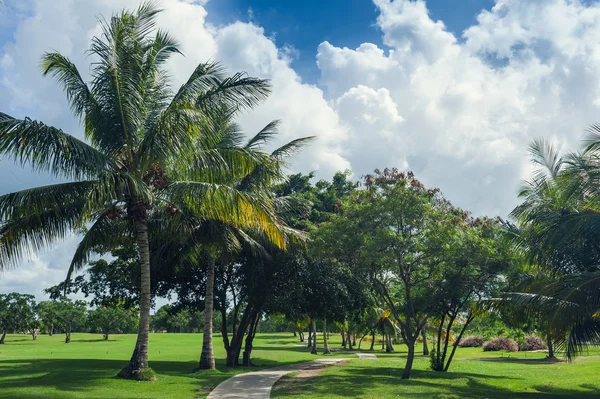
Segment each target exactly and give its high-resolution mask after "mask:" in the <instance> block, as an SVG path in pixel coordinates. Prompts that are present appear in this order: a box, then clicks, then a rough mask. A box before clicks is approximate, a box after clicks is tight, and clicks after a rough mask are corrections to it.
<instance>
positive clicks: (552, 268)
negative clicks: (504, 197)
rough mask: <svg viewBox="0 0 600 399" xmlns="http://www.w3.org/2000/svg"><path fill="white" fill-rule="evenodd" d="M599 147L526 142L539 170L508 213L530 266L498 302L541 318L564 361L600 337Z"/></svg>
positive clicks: (517, 242) (509, 310) (520, 313)
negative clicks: (518, 288) (562, 152)
mask: <svg viewBox="0 0 600 399" xmlns="http://www.w3.org/2000/svg"><path fill="white" fill-rule="evenodd" d="M596 142H598V140H596ZM597 148H598V144H597V143H596V144H594V140H593V139H592V140H590V143H589V146H588V148H587V149H586V151H585V152H584V153H583V154H569V155H567V156H565V157H561V156H559V154H558V152H557V151H556V150H555V149H554V148H553V147H552V146H551V145H549V144H548V143H547V142H545V141H543V140H538V141H535V142H534V143H533V144H532V145H531V146H530V152H531V153H532V160H533V162H534V163H536V164H538V165H540V166H542V168H541V169H540V170H538V171H537V172H536V173H535V174H534V177H533V179H532V180H531V181H530V182H527V183H526V185H525V187H524V188H523V189H522V190H521V193H520V196H521V197H522V198H524V201H523V203H522V204H520V205H519V206H518V207H517V208H516V209H515V210H514V211H513V212H512V214H511V216H512V217H513V218H514V219H516V220H517V222H518V226H510V228H509V232H510V234H512V235H513V236H514V237H515V242H516V244H517V248H519V249H521V250H522V251H523V254H524V255H525V260H526V261H527V262H528V263H529V264H530V265H532V266H531V268H532V270H530V271H529V272H528V279H527V284H525V285H522V287H524V288H525V290H524V292H513V293H507V294H505V295H503V298H502V300H501V301H499V302H498V306H499V307H500V309H501V310H502V308H503V307H504V308H506V307H508V309H505V311H508V312H510V313H512V314H517V315H521V317H525V318H528V317H536V318H539V319H541V321H542V325H543V326H544V329H545V330H547V331H546V332H547V333H548V334H547V335H548V341H549V342H548V345H549V347H552V339H555V340H556V344H557V347H558V348H559V349H564V350H565V353H566V356H567V358H569V359H571V358H572V357H573V356H575V355H577V354H579V353H581V352H582V351H583V350H584V349H585V348H586V347H587V345H588V344H593V343H598V342H600V319H599V318H598V314H599V313H598V311H599V310H600V272H599V269H598V265H599V264H600V250H599V249H598V248H600V247H599V244H600V242H599V241H598V239H597V234H595V233H596V231H597V227H598V226H600V224H599V223H598V222H599V221H600V212H599V209H598V208H597V203H598V199H599V198H600V192H598V184H597V183H598V181H599V180H598V176H600V174H599V172H600V169H598V163H597V161H596V159H597V154H596V151H597ZM523 310H524V312H523Z"/></svg>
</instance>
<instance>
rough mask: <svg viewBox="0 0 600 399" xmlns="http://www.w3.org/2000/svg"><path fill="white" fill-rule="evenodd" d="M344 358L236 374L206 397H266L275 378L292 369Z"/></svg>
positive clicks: (262, 398) (228, 398) (320, 364)
mask: <svg viewBox="0 0 600 399" xmlns="http://www.w3.org/2000/svg"><path fill="white" fill-rule="evenodd" d="M343 360H346V359H336V358H323V359H317V360H313V361H312V362H305V363H296V364H287V365H285V366H279V367H274V368H271V369H266V370H261V371H253V372H251V373H244V374H238V375H236V376H233V377H231V378H230V379H228V380H225V381H223V382H222V383H220V384H219V385H217V387H216V388H215V389H213V391H212V392H211V393H210V395H208V398H207V399H221V398H227V399H244V398H250V399H268V398H269V397H270V396H271V388H273V385H274V384H275V382H277V380H279V379H280V378H281V377H283V376H284V375H286V374H288V373H291V372H293V371H300V370H305V369H308V368H311V367H321V366H323V365H331V364H336V363H339V362H341V361H343Z"/></svg>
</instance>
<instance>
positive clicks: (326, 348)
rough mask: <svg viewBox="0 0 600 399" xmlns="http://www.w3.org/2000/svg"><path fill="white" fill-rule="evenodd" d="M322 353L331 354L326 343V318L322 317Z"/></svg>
mask: <svg viewBox="0 0 600 399" xmlns="http://www.w3.org/2000/svg"><path fill="white" fill-rule="evenodd" d="M323 354H324V355H331V351H330V350H329V345H328V344H327V318H326V317H323Z"/></svg>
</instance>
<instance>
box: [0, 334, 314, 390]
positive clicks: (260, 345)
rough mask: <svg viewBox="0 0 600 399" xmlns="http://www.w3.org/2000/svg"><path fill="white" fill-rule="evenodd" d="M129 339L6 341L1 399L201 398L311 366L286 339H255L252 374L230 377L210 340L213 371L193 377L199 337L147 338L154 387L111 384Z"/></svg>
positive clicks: (0, 352)
mask: <svg viewBox="0 0 600 399" xmlns="http://www.w3.org/2000/svg"><path fill="white" fill-rule="evenodd" d="M135 338H136V337H135V335H112V336H110V339H109V340H108V341H103V340H102V336H101V335H100V334H73V335H72V342H71V343H70V344H65V343H64V335H54V336H52V337H49V336H47V335H42V336H39V337H38V339H37V340H36V341H33V340H32V339H31V337H30V336H24V335H8V336H7V337H6V344H5V345H0V398H23V399H28V398H57V399H58V398H61V399H62V398H102V399H105V398H127V399H129V398H149V397H152V398H204V397H206V396H207V395H208V392H209V391H210V389H211V388H212V387H215V386H216V385H218V383H219V382H221V381H223V380H225V379H227V378H229V377H231V376H232V375H234V374H236V373H240V372H248V371H252V370H256V369H259V368H265V367H274V366H277V365H281V364H284V363H296V362H301V361H307V360H312V359H314V358H315V356H313V355H311V354H310V353H309V352H308V351H307V350H306V349H305V348H302V347H296V346H294V344H298V340H297V339H296V338H294V337H292V334H264V335H259V336H257V338H256V340H255V347H254V351H253V353H252V354H253V361H254V363H256V364H257V366H258V367H256V368H239V369H229V368H226V367H225V366H224V363H225V351H224V349H223V345H222V341H221V336H220V334H215V340H214V347H215V356H216V359H217V371H213V372H203V371H199V372H193V370H194V368H195V367H197V364H198V359H199V357H200V350H201V345H202V334H151V335H150V353H149V355H150V367H152V368H153V369H154V371H156V373H157V374H158V376H157V377H158V381H157V382H135V381H126V380H122V379H118V378H115V375H116V374H117V373H118V371H119V370H120V369H121V368H122V367H123V366H125V365H127V362H128V360H129V357H130V356H131V352H132V350H133V347H134V344H135Z"/></svg>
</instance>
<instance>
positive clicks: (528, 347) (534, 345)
mask: <svg viewBox="0 0 600 399" xmlns="http://www.w3.org/2000/svg"><path fill="white" fill-rule="evenodd" d="M543 349H548V346H547V345H546V344H545V343H544V341H542V339H541V338H540V337H536V336H535V335H529V336H528V337H527V338H525V341H524V342H523V343H522V344H521V346H520V347H519V350H522V351H539V350H543Z"/></svg>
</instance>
